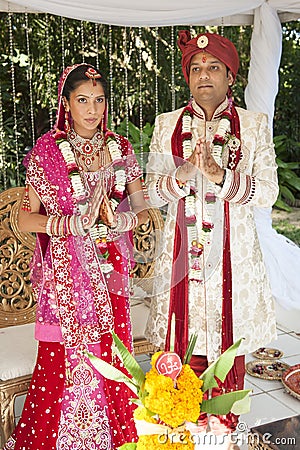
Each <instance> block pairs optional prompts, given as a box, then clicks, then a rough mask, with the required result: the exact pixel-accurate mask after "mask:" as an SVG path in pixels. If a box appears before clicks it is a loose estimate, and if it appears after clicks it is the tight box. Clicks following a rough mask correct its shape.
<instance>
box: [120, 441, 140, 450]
mask: <svg viewBox="0 0 300 450" xmlns="http://www.w3.org/2000/svg"><path fill="white" fill-rule="evenodd" d="M136 446H137V444H135V443H134V442H129V443H128V444H123V445H121V447H118V450H135V449H136Z"/></svg>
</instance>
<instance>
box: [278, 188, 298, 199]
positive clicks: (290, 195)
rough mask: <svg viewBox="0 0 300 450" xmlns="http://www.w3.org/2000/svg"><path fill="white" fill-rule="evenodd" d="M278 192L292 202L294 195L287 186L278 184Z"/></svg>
mask: <svg viewBox="0 0 300 450" xmlns="http://www.w3.org/2000/svg"><path fill="white" fill-rule="evenodd" d="M280 192H281V195H283V197H284V198H286V199H287V200H289V201H290V202H292V203H294V201H295V196H294V194H293V193H292V191H291V190H290V189H289V188H288V187H287V186H280Z"/></svg>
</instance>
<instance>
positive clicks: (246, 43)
mask: <svg viewBox="0 0 300 450" xmlns="http://www.w3.org/2000/svg"><path fill="white" fill-rule="evenodd" d="M180 28H186V27H173V28H172V27H159V28H140V29H139V28H136V27H128V28H124V27H115V26H114V27H111V29H110V28H109V26H108V25H99V24H94V23H88V22H80V21H78V20H71V19H66V18H64V19H62V18H61V17H58V16H52V15H47V14H28V15H27V16H26V15H25V14H17V13H16V14H11V15H9V14H7V13H0V48H1V60H0V83H1V91H0V93H1V100H2V102H1V103H2V113H1V112H0V169H1V177H0V186H1V189H3V188H9V187H11V186H15V185H17V184H22V183H23V182H24V168H23V166H22V159H23V156H24V155H25V153H26V152H27V150H28V148H30V147H31V146H32V144H33V141H34V140H36V139H37V137H38V136H40V135H41V134H42V133H44V132H45V131H46V130H48V129H49V127H50V123H52V124H53V121H54V119H55V109H56V103H57V81H58V78H59V74H60V73H61V72H62V69H63V67H64V66H66V65H70V64H73V63H76V62H82V61H85V62H88V63H91V64H93V65H95V66H98V67H99V68H100V70H102V71H103V72H104V74H105V75H106V76H107V78H108V79H109V81H110V82H111V89H110V93H113V96H112V97H111V99H110V107H112V108H110V109H111V117H112V120H111V125H112V127H115V128H116V129H117V130H118V131H120V132H121V133H123V134H125V135H127V134H128V137H129V138H130V140H131V141H132V143H133V145H134V147H135V148H137V149H138V148H139V147H140V145H141V144H142V145H143V148H144V150H145V151H147V149H148V146H149V141H150V138H151V133H152V129H153V123H154V118H155V115H156V113H157V112H165V111H168V110H171V109H172V107H175V108H178V107H180V106H182V105H183V104H185V103H186V101H187V100H188V99H189V96H190V93H189V89H188V87H187V86H186V83H185V81H184V78H183V75H182V72H181V64H180V60H181V55H180V52H179V50H178V49H177V45H176V39H177V32H178V29H180ZM204 30H205V29H204V27H195V29H194V31H195V33H199V32H201V31H204ZM209 30H210V31H217V32H221V30H220V29H218V28H210V29H209ZM299 31H300V23H299V22H290V23H287V24H284V27H283V56H282V63H281V69H280V92H279V95H278V97H277V101H276V112H275V122H274V135H287V136H289V141H288V144H287V145H286V147H285V154H284V155H281V156H280V158H281V159H282V160H283V161H285V162H297V161H299V160H300V156H299V148H297V146H295V145H293V143H295V142H299V106H298V105H299V100H300V99H299V95H300V94H299V92H300V89H299V88H300V86H299V78H300V76H299V73H298V69H296V68H297V67H300V46H299ZM251 32H252V29H251V27H250V26H248V27H225V29H224V35H225V36H226V37H228V38H230V39H231V40H232V41H233V42H234V43H235V44H236V46H237V48H238V51H239V54H240V61H241V67H240V70H239V74H238V76H237V81H236V85H235V87H234V97H235V100H236V102H237V103H238V104H239V105H241V106H244V99H243V92H244V89H245V87H246V84H247V75H248V68H249V58H250V38H251ZM10 35H11V36H12V40H11V39H10ZM96 37H97V39H96ZM110 38H111V40H110ZM110 53H111V58H109V54H110ZM156 55H157V58H156ZM156 59H157V60H156ZM173 60H174V65H173V66H172V61H173ZM172 67H174V72H173V73H172ZM126 79H127V83H126V82H125V80H126ZM12 80H14V83H13V82H12ZM172 80H173V81H174V84H173V83H172ZM30 85H31V87H32V89H30ZM172 88H173V91H174V95H173V96H172ZM30 93H32V98H30ZM156 93H158V95H156ZM31 104H32V107H31ZM31 112H32V113H33V114H32V116H33V117H31ZM141 113H142V114H141ZM2 122H3V125H2ZM1 131H2V133H1Z"/></svg>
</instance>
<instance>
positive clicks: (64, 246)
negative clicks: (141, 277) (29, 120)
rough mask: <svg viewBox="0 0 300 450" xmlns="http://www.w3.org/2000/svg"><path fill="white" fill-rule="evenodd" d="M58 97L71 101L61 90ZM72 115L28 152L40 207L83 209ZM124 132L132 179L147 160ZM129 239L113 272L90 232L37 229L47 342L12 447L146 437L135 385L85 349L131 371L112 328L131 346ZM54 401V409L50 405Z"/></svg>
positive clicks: (120, 240) (37, 273) (41, 324)
mask: <svg viewBox="0 0 300 450" xmlns="http://www.w3.org/2000/svg"><path fill="white" fill-rule="evenodd" d="M73 69H74V66H73V67H72V68H67V69H66V71H65V72H64V75H63V77H62V80H61V82H60V87H59V95H60V93H61V90H62V88H63V83H64V82H65V78H66V77H65V76H66V75H68V74H69V73H70V72H71V70H73ZM59 105H62V103H61V98H60V97H59ZM63 115H64V110H63V108H59V112H58V117H57V122H56V126H55V129H54V131H50V132H48V133H46V134H45V135H43V136H42V137H41V138H40V139H38V141H37V143H36V145H35V147H34V148H33V149H32V151H31V152H30V154H29V155H28V157H27V158H26V161H25V164H26V166H27V175H26V183H27V184H30V185H31V186H32V187H33V189H34V190H35V192H36V193H37V195H38V196H39V198H40V200H41V202H42V206H41V211H40V212H41V213H42V214H47V215H73V214H76V211H77V207H76V203H75V200H74V198H73V195H72V186H71V183H70V179H69V177H68V173H67V168H66V164H65V161H64V159H63V157H62V154H61V152H60V150H59V148H58V146H57V144H56V140H55V137H56V135H57V126H58V125H61V124H62V122H61V120H62V117H63ZM110 133H111V132H110ZM116 140H117V142H118V144H119V146H120V148H121V150H122V156H123V157H124V158H127V157H128V164H127V166H126V177H127V183H129V182H132V181H134V180H135V179H136V178H139V177H140V176H141V170H140V168H139V167H138V164H137V161H136V159H135V157H134V155H133V150H132V147H131V145H130V143H129V142H128V140H127V139H125V138H123V137H121V136H117V135H116ZM110 169H111V173H112V177H111V179H110V185H109V186H107V189H108V195H109V196H111V195H112V194H113V191H114V186H115V176H114V171H113V169H112V168H110ZM90 187H92V186H90ZM91 191H92V189H91ZM125 198H126V192H124V205H126V204H127V207H128V203H127V202H126V201H125ZM123 207H126V206H123ZM129 247H130V240H128V237H127V234H124V235H120V236H117V238H116V241H114V242H111V243H109V253H110V256H109V258H110V259H109V262H111V263H112V264H113V266H114V270H113V272H112V273H110V274H108V275H107V276H105V275H104V274H103V273H102V270H101V266H100V263H99V259H98V256H97V252H96V246H95V244H94V242H93V240H92V238H91V237H90V236H89V235H87V236H84V237H82V236H71V235H68V236H59V237H54V236H53V237H51V238H49V237H48V236H47V235H45V234H42V233H39V234H38V237H37V245H36V249H35V252H34V257H33V260H32V263H31V269H32V276H31V281H32V286H33V290H34V293H35V295H36V297H37V300H38V308H37V316H36V336H37V338H38V339H41V340H43V342H40V346H39V354H38V361H37V366H36V369H35V372H34V376H33V382H32V384H31V386H30V389H29V393H28V397H27V398H28V400H27V403H26V405H27V406H26V408H25V409H24V414H23V415H22V418H21V419H20V424H22V425H20V426H18V428H17V429H16V431H15V433H14V435H13V436H12V438H11V439H10V440H9V442H8V444H7V447H6V448H7V449H8V448H10V449H13V448H18V449H21V448H22V449H23V448H28V449H29V448H30V449H31V450H37V449H40V448H42V447H47V449H48V448H49V449H52V448H53V449H56V450H60V449H63V450H73V449H74V448H75V446H76V448H78V449H79V448H82V449H85V450H96V449H103V448H105V449H107V450H110V449H115V448H117V446H119V445H122V444H123V443H124V442H128V441H132V440H133V441H134V440H136V439H137V437H136V432H135V426H134V423H133V419H132V412H133V408H134V406H133V405H131V404H130V401H129V399H130V397H132V396H133V394H132V392H131V391H129V390H128V389H127V388H126V387H124V386H123V385H120V384H118V383H115V382H113V381H110V380H106V379H104V378H103V377H102V376H101V375H100V374H99V373H98V372H97V371H96V370H95V369H94V367H93V366H92V365H91V363H90V362H89V359H88V358H87V356H86V353H85V352H92V353H94V354H95V355H96V356H99V357H101V358H102V359H104V360H106V361H107V362H108V363H112V362H114V365H115V366H116V367H118V368H119V369H120V370H122V371H124V368H123V367H121V364H120V362H119V360H116V361H114V355H113V354H112V347H113V346H112V335H111V331H112V330H114V331H115V333H116V334H117V335H118V336H119V338H120V339H121V340H122V341H123V343H124V344H125V345H126V346H127V348H128V349H129V350H130V351H132V349H133V348H132V333H131V322H130V312H129V265H130V260H129V256H130V248H129ZM51 341H54V342H51ZM59 341H60V342H62V343H59ZM56 369H57V370H58V372H59V373H57V372H56ZM53 372H54V376H53V379H52V378H51V375H52V373H53ZM58 378H59V379H58ZM45 389H46V390H47V391H48V390H49V395H47V397H46V398H45V399H44V400H43V399H42V397H41V400H40V399H39V397H38V396H37V392H43V391H44V390H45ZM53 405H55V408H54V407H53V409H52V406H53ZM48 406H49V408H48ZM49 409H50V413H51V418H48V416H47V415H46V414H48V412H47V411H48V410H49ZM45 411H46V412H45ZM52 411H53V414H52ZM50 413H49V414H50ZM31 415H32V416H31ZM48 422H49V424H48V425H47V423H48ZM33 423H34V425H33ZM31 429H32V430H33V431H32V432H31ZM39 430H41V432H40V431H39ZM43 430H44V431H43ZM31 434H34V436H32V435H31ZM29 442H30V445H29Z"/></svg>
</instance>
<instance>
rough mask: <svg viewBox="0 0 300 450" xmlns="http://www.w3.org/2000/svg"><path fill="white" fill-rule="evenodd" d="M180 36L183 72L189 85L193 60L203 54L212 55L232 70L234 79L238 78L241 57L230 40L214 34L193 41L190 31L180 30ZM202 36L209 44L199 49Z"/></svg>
mask: <svg viewBox="0 0 300 450" xmlns="http://www.w3.org/2000/svg"><path fill="white" fill-rule="evenodd" d="M178 36H179V38H178V41H177V44H178V47H179V48H180V50H181V51H182V59H181V65H182V71H183V75H184V78H185V80H186V82H187V84H189V72H190V62H191V59H192V57H193V56H194V55H196V54H197V53H201V52H207V53H210V54H211V55H213V56H215V57H216V58H218V59H219V60H220V61H221V62H223V63H224V64H225V66H227V67H228V68H229V69H230V70H231V72H232V74H233V77H234V78H235V77H236V74H237V71H238V68H239V55H238V52H237V50H236V48H235V46H234V45H233V43H232V42H231V41H230V40H229V39H226V38H225V37H223V36H221V35H220V34H214V33H201V34H198V36H196V37H195V38H193V39H191V34H190V32H189V31H188V30H180V31H179V33H178ZM201 36H205V37H206V38H207V39H208V44H207V45H206V46H205V47H203V48H199V46H198V44H197V41H198V39H199V38H201Z"/></svg>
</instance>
